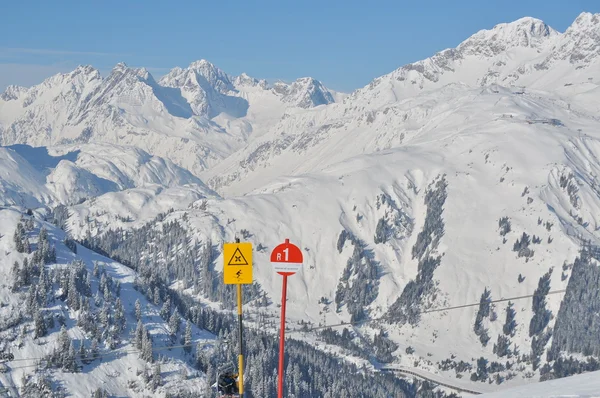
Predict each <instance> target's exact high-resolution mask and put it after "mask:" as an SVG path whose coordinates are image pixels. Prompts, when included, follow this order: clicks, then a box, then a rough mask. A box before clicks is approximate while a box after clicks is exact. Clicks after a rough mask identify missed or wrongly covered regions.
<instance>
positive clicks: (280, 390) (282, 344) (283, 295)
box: [277, 274, 288, 398]
mask: <svg viewBox="0 0 600 398" xmlns="http://www.w3.org/2000/svg"><path fill="white" fill-rule="evenodd" d="M287 278H288V276H287V275H286V274H283V289H282V293H281V331H280V333H279V380H278V385H277V396H278V398H283V359H284V352H285V350H284V347H285V304H286V301H287Z"/></svg>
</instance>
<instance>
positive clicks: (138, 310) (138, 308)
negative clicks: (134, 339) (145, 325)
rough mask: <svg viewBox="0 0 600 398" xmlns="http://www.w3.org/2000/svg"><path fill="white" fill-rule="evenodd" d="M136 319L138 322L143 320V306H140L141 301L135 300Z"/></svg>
mask: <svg viewBox="0 0 600 398" xmlns="http://www.w3.org/2000/svg"><path fill="white" fill-rule="evenodd" d="M135 319H137V320H138V322H139V321H140V320H141V319H142V304H140V299H137V300H135Z"/></svg>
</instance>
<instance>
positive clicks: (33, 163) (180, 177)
mask: <svg viewBox="0 0 600 398" xmlns="http://www.w3.org/2000/svg"><path fill="white" fill-rule="evenodd" d="M0 150H1V151H2V152H1V153H2V154H3V159H4V161H3V167H1V168H0V172H1V173H2V174H1V175H0V184H2V187H3V192H2V194H0V199H2V200H3V202H5V203H7V204H21V205H22V206H26V207H40V206H41V204H53V205H56V204H58V203H62V204H76V203H79V202H81V201H82V200H85V199H89V198H93V197H96V196H100V195H103V194H105V193H109V192H119V191H122V190H126V189H131V188H144V187H150V191H148V192H153V193H154V194H153V195H152V196H154V195H159V194H160V193H161V192H162V190H163V189H164V188H167V190H168V191H169V192H171V195H175V196H177V195H180V196H181V198H184V197H188V195H191V196H190V197H189V198H188V199H186V200H187V201H188V202H186V204H184V205H183V206H186V205H187V203H191V202H192V201H193V200H197V199H199V198H202V197H206V196H209V197H211V196H216V193H214V192H213V191H212V190H211V189H209V188H208V187H206V185H204V183H203V182H202V181H201V180H200V179H198V178H197V177H195V176H194V175H192V174H191V173H190V172H189V171H187V170H185V169H183V168H181V167H179V166H177V165H175V164H174V163H173V162H171V161H170V160H166V159H163V158H159V157H156V156H151V155H149V154H148V153H146V152H144V151H143V150H141V149H139V148H135V147H123V146H118V145H114V144H83V145H67V146H64V145H63V146H56V147H49V148H47V147H37V148H33V147H30V146H28V145H13V146H9V147H1V148H0ZM9 160H10V161H9ZM23 194H28V195H29V197H27V198H26V199H25V201H24V202H21V199H16V196H18V195H21V196H22V195H23ZM148 200H150V198H148ZM148 200H147V201H148ZM178 206H182V204H181V203H180V204H178V205H176V206H175V207H178Z"/></svg>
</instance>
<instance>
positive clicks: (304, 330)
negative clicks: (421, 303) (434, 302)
mask: <svg viewBox="0 0 600 398" xmlns="http://www.w3.org/2000/svg"><path fill="white" fill-rule="evenodd" d="M566 291H567V290H566V289H562V290H554V291H551V292H548V293H547V295H550V294H560V293H565V292H566ZM534 296H536V294H527V295H524V296H516V297H508V298H502V299H497V300H489V301H488V302H487V303H488V304H494V303H502V302H506V301H513V300H522V299H526V298H532V297H534ZM479 305H481V303H471V304H463V305H456V306H452V307H442V308H435V309H431V310H424V311H416V312H415V314H419V315H420V314H429V313H433V312H443V311H449V310H457V309H461V308H468V307H476V306H479ZM393 319H394V317H392V316H390V315H386V316H382V317H379V318H373V319H368V320H364V321H358V322H346V323H334V324H330V325H324V326H315V327H313V328H308V329H294V330H291V331H289V332H288V333H306V332H312V331H314V330H319V329H328V328H333V327H339V326H360V325H364V324H367V323H372V322H377V321H385V320H393Z"/></svg>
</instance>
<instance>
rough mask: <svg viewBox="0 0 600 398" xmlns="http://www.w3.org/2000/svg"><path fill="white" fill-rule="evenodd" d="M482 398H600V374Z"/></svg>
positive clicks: (517, 389) (491, 394) (586, 374)
mask: <svg viewBox="0 0 600 398" xmlns="http://www.w3.org/2000/svg"><path fill="white" fill-rule="evenodd" d="M480 397H482V398H567V397H568V398H598V397H600V372H590V373H585V374H582V375H577V376H571V377H567V378H564V379H559V380H551V381H546V382H543V383H540V384H533V385H528V386H525V387H516V388H511V389H507V390H504V391H500V392H496V393H490V394H483V395H480Z"/></svg>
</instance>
